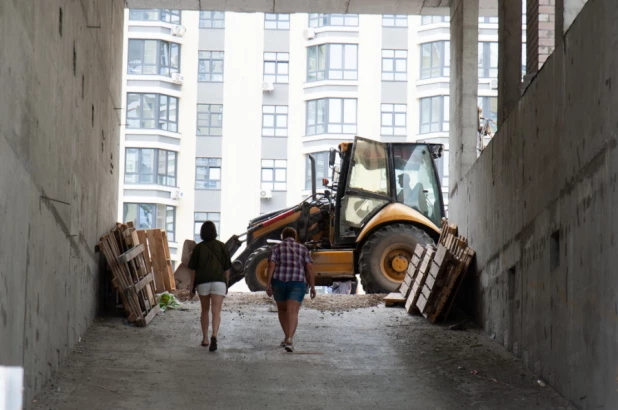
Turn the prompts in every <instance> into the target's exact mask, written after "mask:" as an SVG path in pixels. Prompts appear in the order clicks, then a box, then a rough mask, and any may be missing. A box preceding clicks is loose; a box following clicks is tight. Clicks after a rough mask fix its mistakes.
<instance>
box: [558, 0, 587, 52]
mask: <svg viewBox="0 0 618 410" xmlns="http://www.w3.org/2000/svg"><path fill="white" fill-rule="evenodd" d="M555 1H556V45H557V44H559V43H560V42H562V37H563V36H564V33H566V32H567V30H568V29H569V27H571V24H573V21H574V20H575V17H577V15H578V14H579V12H580V11H581V10H582V9H583V8H584V5H585V4H586V2H587V1H588V0H555Z"/></svg>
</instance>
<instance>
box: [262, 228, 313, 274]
mask: <svg viewBox="0 0 618 410" xmlns="http://www.w3.org/2000/svg"><path fill="white" fill-rule="evenodd" d="M270 260H271V261H272V262H275V264H276V266H275V273H274V274H273V278H275V279H277V280H280V281H282V282H290V281H298V282H305V265H306V264H308V263H313V259H311V254H310V253H309V249H307V248H306V247H305V246H304V245H301V244H300V243H298V242H296V241H295V240H294V239H293V238H287V239H286V240H284V241H283V242H281V243H278V244H276V245H275V246H273V251H272V254H271V255H270Z"/></svg>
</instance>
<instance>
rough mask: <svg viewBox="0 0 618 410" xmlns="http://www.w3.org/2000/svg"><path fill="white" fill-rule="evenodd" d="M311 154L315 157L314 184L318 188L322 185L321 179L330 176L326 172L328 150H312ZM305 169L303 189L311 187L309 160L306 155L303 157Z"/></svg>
mask: <svg viewBox="0 0 618 410" xmlns="http://www.w3.org/2000/svg"><path fill="white" fill-rule="evenodd" d="M311 155H312V156H313V158H315V186H316V187H318V188H319V187H321V186H322V180H323V179H324V178H330V177H329V172H328V171H329V167H328V157H329V155H330V152H329V151H323V152H314V153H312V154H311ZM305 171H306V172H305V175H306V178H305V189H311V161H309V156H308V155H307V156H306V159H305Z"/></svg>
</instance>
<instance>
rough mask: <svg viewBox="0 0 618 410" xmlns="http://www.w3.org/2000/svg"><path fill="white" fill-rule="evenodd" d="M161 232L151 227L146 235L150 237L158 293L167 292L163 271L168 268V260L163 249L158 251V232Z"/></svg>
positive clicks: (149, 243) (149, 244) (149, 247)
mask: <svg viewBox="0 0 618 410" xmlns="http://www.w3.org/2000/svg"><path fill="white" fill-rule="evenodd" d="M157 232H160V231H159V230H158V229H149V230H147V231H146V236H147V238H148V249H150V257H151V262H152V270H153V273H154V278H155V289H156V292H157V293H161V292H165V290H166V287H165V282H164V278H163V273H164V272H165V271H166V270H167V262H166V261H165V259H164V255H163V254H162V252H163V249H162V248H161V249H160V252H157V250H156V249H157V247H158V243H160V238H159V242H157V238H156V234H157Z"/></svg>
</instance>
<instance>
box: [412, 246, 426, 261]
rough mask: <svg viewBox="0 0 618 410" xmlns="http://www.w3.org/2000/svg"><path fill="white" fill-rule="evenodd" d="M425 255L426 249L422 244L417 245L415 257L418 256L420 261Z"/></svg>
mask: <svg viewBox="0 0 618 410" xmlns="http://www.w3.org/2000/svg"><path fill="white" fill-rule="evenodd" d="M424 253H425V247H424V246H423V245H421V244H416V248H415V249H414V255H416V256H418V257H419V259H421V258H422V257H423V254H424Z"/></svg>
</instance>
